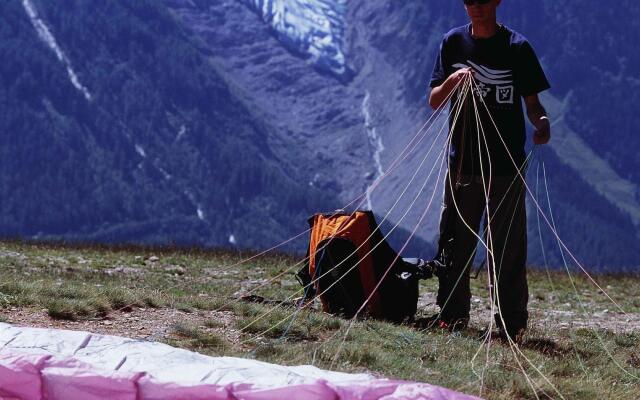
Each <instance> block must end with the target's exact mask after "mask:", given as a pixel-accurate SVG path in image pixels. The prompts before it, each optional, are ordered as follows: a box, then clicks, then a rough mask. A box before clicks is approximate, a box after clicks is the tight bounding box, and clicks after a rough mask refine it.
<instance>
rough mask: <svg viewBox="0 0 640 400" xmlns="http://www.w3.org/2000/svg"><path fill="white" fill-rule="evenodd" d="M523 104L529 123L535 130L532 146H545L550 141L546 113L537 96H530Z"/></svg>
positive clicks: (549, 128) (549, 127) (549, 125)
mask: <svg viewBox="0 0 640 400" xmlns="http://www.w3.org/2000/svg"><path fill="white" fill-rule="evenodd" d="M524 104H525V106H526V107H527V116H528V117H529V121H531V123H532V124H533V126H534V127H535V128H536V131H535V132H534V133H533V143H534V144H545V143H548V142H549V139H551V124H549V118H547V111H546V110H545V109H544V107H543V106H542V104H541V103H540V99H539V98H538V95H537V94H532V95H531V96H527V97H525V98H524Z"/></svg>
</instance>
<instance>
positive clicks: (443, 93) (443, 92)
mask: <svg viewBox="0 0 640 400" xmlns="http://www.w3.org/2000/svg"><path fill="white" fill-rule="evenodd" d="M469 74H471V68H462V69H459V70H457V71H456V72H454V73H453V74H451V75H449V77H448V78H447V80H446V81H444V83H443V84H442V85H440V86H438V87H434V88H433V89H431V94H429V105H430V106H431V108H433V109H434V110H437V109H438V108H440V107H442V106H443V104H444V103H445V101H446V99H447V98H448V97H449V95H450V94H451V92H452V91H453V90H454V89H455V88H456V85H458V83H459V82H461V81H462V80H463V79H464V78H465V77H466V76H468V75H469Z"/></svg>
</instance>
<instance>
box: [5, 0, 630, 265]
mask: <svg viewBox="0 0 640 400" xmlns="http://www.w3.org/2000/svg"><path fill="white" fill-rule="evenodd" d="M499 17H500V20H501V21H502V22H503V23H505V24H506V25H508V26H510V27H512V28H514V29H516V30H518V31H520V32H522V33H524V34H525V36H527V37H528V39H529V40H530V41H531V42H532V44H533V46H534V48H535V49H536V51H537V53H538V56H539V57H540V59H541V62H542V64H543V66H544V68H545V71H546V72H547V75H548V77H549V80H550V81H551V84H552V86H553V88H552V89H551V90H550V91H549V92H548V93H546V94H545V95H544V97H543V101H544V103H545V105H546V106H547V108H548V110H549V112H550V114H551V116H552V120H553V122H554V129H553V139H552V142H551V144H550V145H549V146H546V147H545V148H543V149H541V150H540V151H539V152H537V154H536V157H535V159H534V161H533V163H532V164H531V167H530V169H529V176H528V178H529V181H530V183H531V184H532V187H533V188H534V189H535V188H536V181H538V188H539V191H540V195H541V204H542V205H546V199H544V200H543V199H542V195H543V194H544V187H543V185H542V183H540V182H542V169H541V166H540V165H541V161H544V163H545V168H546V175H547V178H548V185H549V193H550V196H551V205H552V208H553V215H554V217H555V222H556V223H557V226H558V231H559V234H560V236H561V237H562V238H563V240H564V241H565V243H566V244H567V246H568V247H569V248H570V249H572V251H574V252H575V254H576V255H577V256H578V258H579V259H580V260H581V261H582V262H583V263H584V264H585V265H587V266H589V267H591V268H592V269H598V270H601V271H629V270H632V269H633V268H634V267H637V266H638V265H640V252H638V248H639V247H640V246H639V244H640V190H639V187H640V186H639V185H640V168H638V166H639V165H640V155H639V152H638V151H637V148H638V146H639V145H640V139H638V135H637V134H636V129H637V128H636V127H637V126H640V113H638V111H637V104H640V91H639V90H638V89H640V68H639V67H638V65H640V63H639V61H640V60H639V58H640V51H638V50H639V49H638V43H637V41H634V40H632V37H633V35H631V36H630V32H638V30H639V28H640V26H639V25H640V22H639V21H640V18H639V17H640V5H639V4H638V3H636V2H634V1H631V0H620V1H618V2H616V3H615V4H609V5H607V7H606V8H603V7H602V2H596V1H595V0H585V1H583V2H581V3H580V6H579V7H576V6H575V4H574V2H558V1H555V0H541V1H537V2H530V1H526V0H510V1H508V2H504V4H502V5H501V7H500V16H499ZM0 21H1V23H0V57H1V58H0V59H1V60H2V62H1V63H0V110H2V112H0V132H1V134H2V136H1V139H0V159H1V160H2V161H1V162H0V188H1V190H0V196H1V197H0V235H2V236H4V237H24V238H35V239H64V240H80V241H92V242H111V243H113V242H137V243H148V244H164V243H173V244H179V245H200V246H208V247H220V246H222V247H238V248H251V249H260V248H266V247H270V246H271V245H273V244H276V243H278V242H280V241H281V240H284V239H286V238H288V237H290V236H292V235H294V234H296V233H298V232H301V231H303V230H304V229H306V218H307V217H308V216H309V215H311V214H313V213H315V212H318V211H331V210H334V209H336V208H339V207H341V206H343V205H345V204H347V203H349V202H350V201H351V200H353V199H354V198H355V197H356V196H358V195H359V194H361V193H363V192H364V191H365V190H366V189H367V188H368V187H369V186H370V185H371V184H372V183H373V182H374V180H375V179H376V178H377V177H378V176H380V174H382V173H385V172H387V170H388V168H389V166H390V164H391V163H392V161H393V160H394V159H395V158H396V156H397V155H398V154H399V153H400V152H401V151H402V149H403V148H404V146H405V145H406V144H407V143H408V142H409V140H410V139H411V137H412V136H413V134H415V132H417V131H418V130H419V128H420V126H421V125H422V124H423V123H424V122H425V121H426V120H427V118H428V116H429V115H430V114H431V111H430V110H429V109H428V106H427V105H426V93H427V83H428V79H429V77H430V74H431V69H432V65H433V60H434V57H435V54H436V52H437V49H438V46H439V44H440V41H441V38H442V35H443V33H445V32H446V31H447V30H449V29H450V28H452V27H454V26H458V25H462V24H464V23H466V16H465V13H464V9H463V7H462V4H461V2H456V1H454V2H452V1H450V0H432V1H428V2H427V1H421V0H407V1H398V0H164V1H151V0H146V1H145V0H139V1H135V2H131V1H128V0H110V1H106V0H105V1H99V2H97V1H89V0H73V1H71V0H70V1H66V2H52V1H45V0H10V1H3V2H1V3H0ZM444 123H445V120H444V118H440V119H438V121H437V122H436V126H441V125H442V124H444ZM435 133H436V132H432V133H431V136H429V137H428V138H427V139H425V141H423V142H422V143H421V144H420V146H419V147H417V148H416V151H415V152H414V153H412V155H411V156H410V157H409V158H408V160H407V161H406V162H404V163H403V164H401V165H400V166H399V168H398V169H397V170H396V171H395V172H394V173H393V174H390V175H389V177H388V178H387V179H385V180H384V181H383V183H382V184H381V185H380V186H379V187H378V188H377V189H376V190H375V191H373V192H372V193H371V196H369V198H368V199H366V200H367V201H365V202H364V204H363V205H362V206H363V207H372V208H373V210H374V211H375V213H376V214H377V215H378V218H379V220H383V219H384V220H385V221H384V223H383V226H384V227H385V230H387V231H388V230H389V229H390V227H391V226H393V225H395V224H396V223H400V229H398V230H396V231H395V232H394V234H393V235H392V237H393V240H392V243H393V244H394V246H395V247H396V248H399V247H400V246H401V245H402V243H403V239H404V238H406V237H407V235H408V232H410V231H412V230H413V229H414V226H415V225H416V223H417V222H418V220H419V218H420V215H421V214H422V212H423V210H424V209H425V207H426V205H427V204H428V203H429V200H430V197H431V194H432V193H433V191H434V190H435V191H436V192H435V193H436V194H435V198H434V202H433V204H432V206H431V209H430V212H429V213H428V214H427V217H426V219H425V221H423V222H422V223H421V224H420V225H419V226H418V230H417V237H416V238H415V239H414V240H412V242H411V243H410V246H409V247H408V248H407V249H406V251H405V252H404V253H405V255H411V256H418V255H421V256H424V257H430V256H432V255H433V245H432V243H433V242H434V239H435V234H436V225H437V220H438V213H439V202H440V197H441V194H440V191H439V188H438V186H437V185H436V184H435V182H436V179H434V178H431V180H430V181H428V182H427V185H426V188H425V190H424V191H422V192H420V188H421V186H422V184H423V182H424V180H425V178H426V177H427V175H428V172H429V169H430V168H431V167H432V166H433V165H434V163H436V156H437V151H439V150H440V148H441V147H442V146H441V144H442V141H441V140H440V141H438V140H436V150H437V151H436V152H433V153H431V155H430V156H429V157H428V158H427V162H425V163H424V164H423V166H422V168H421V169H420V170H419V172H418V174H417V175H416V179H415V180H414V181H413V182H412V183H411V184H410V185H409V188H408V190H407V191H406V193H405V194H404V195H403V196H400V194H401V193H402V191H403V190H404V188H405V187H406V186H407V183H408V182H409V180H410V178H411V176H412V175H413V173H414V171H416V170H417V169H418V167H419V166H420V162H421V161H422V159H423V157H424V155H425V154H426V153H427V149H428V147H429V145H430V143H431V142H432V141H433V140H434V138H435V136H436V135H435ZM436 173H437V167H436ZM536 173H537V174H538V179H536ZM416 198H417V201H415V204H414V205H413V207H410V206H411V203H412V202H413V201H414V199H416ZM398 199H399V201H398ZM396 201H398V202H397V205H395V207H394V203H396ZM532 204H533V202H530V203H529V206H530V207H529V230H530V251H529V262H530V263H531V264H534V265H542V264H543V263H544V260H545V256H546V259H547V262H548V263H550V264H552V265H554V266H558V265H560V263H561V255H560V253H559V252H558V250H557V249H558V245H557V244H556V242H555V240H554V238H553V235H552V234H551V232H550V231H549V229H547V228H545V227H544V226H543V228H542V229H541V235H540V236H541V237H542V244H543V247H544V249H545V254H544V256H543V254H542V251H541V248H542V246H541V244H540V240H539V239H538V236H539V234H538V226H537V219H536V212H535V210H534V209H533V208H532V207H531V205H532ZM407 209H409V211H408V212H407ZM545 210H546V209H545ZM387 214H388V215H387ZM405 214H406V215H405ZM385 216H386V218H385ZM543 224H544V222H543ZM305 245H306V237H302V238H301V239H300V240H298V241H296V242H292V243H290V244H289V245H288V246H287V247H286V249H287V250H290V251H298V252H303V251H304V250H305Z"/></svg>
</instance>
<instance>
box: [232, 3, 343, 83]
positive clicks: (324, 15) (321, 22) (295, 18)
mask: <svg viewBox="0 0 640 400" xmlns="http://www.w3.org/2000/svg"><path fill="white" fill-rule="evenodd" d="M243 1H244V2H245V3H246V4H247V5H248V6H249V7H250V8H251V9H253V10H254V11H256V12H257V13H258V14H259V15H260V16H261V17H262V20H263V21H264V22H265V23H267V24H269V26H271V28H272V29H273V30H274V31H275V32H276V35H277V37H278V39H279V40H280V41H281V42H282V43H283V44H284V45H285V46H286V47H287V48H289V49H290V50H291V51H294V52H296V53H299V54H302V55H303V56H306V57H309V58H310V59H311V61H312V62H313V63H314V64H316V65H317V66H318V67H319V68H321V69H323V70H326V71H328V72H331V73H333V74H335V75H337V76H340V77H343V76H345V75H346V74H347V73H348V68H347V63H346V56H345V53H344V51H343V49H342V46H343V42H344V35H345V25H346V23H345V14H346V8H347V0H243Z"/></svg>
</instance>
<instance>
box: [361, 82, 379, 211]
mask: <svg viewBox="0 0 640 400" xmlns="http://www.w3.org/2000/svg"><path fill="white" fill-rule="evenodd" d="M370 100H371V94H370V93H369V91H368V90H367V91H366V92H365V94H364V99H363V100H362V116H363V117H364V127H365V130H366V132H367V138H368V139H369V145H370V146H371V148H372V149H373V155H372V158H373V165H374V167H375V171H376V174H375V176H374V177H373V180H374V181H375V180H377V179H379V178H380V177H382V175H384V169H383V168H382V152H383V151H384V144H383V143H382V137H380V135H378V131H377V129H376V127H375V125H374V122H373V118H372V116H371V110H370ZM367 207H369V210H371V209H372V207H373V205H372V204H371V196H370V190H369V188H367Z"/></svg>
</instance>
